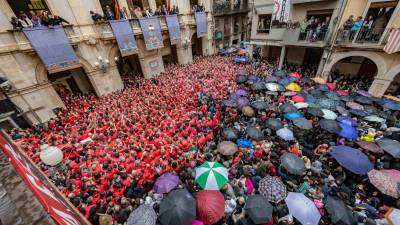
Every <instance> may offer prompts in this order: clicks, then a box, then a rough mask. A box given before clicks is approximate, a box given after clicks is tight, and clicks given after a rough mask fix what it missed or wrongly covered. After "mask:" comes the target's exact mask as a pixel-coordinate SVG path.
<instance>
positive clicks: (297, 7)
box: [250, 0, 400, 96]
mask: <svg viewBox="0 0 400 225" xmlns="http://www.w3.org/2000/svg"><path fill="white" fill-rule="evenodd" d="M276 3H279V4H280V5H284V6H286V8H285V10H284V11H285V13H284V14H285V16H286V17H283V19H282V18H281V17H280V15H281V14H280V13H281V11H277V8H279V7H277V5H276ZM399 10H400V4H399V1H398V0H390V1H386V0H385V1H381V0H330V1H328V0H318V1H315V0H312V1H311V0H308V1H307V0H279V1H272V0H266V1H255V4H254V8H253V11H252V15H253V18H252V29H251V38H250V39H251V43H253V44H255V45H259V46H260V49H261V50H260V55H261V57H263V58H268V59H270V60H271V61H274V62H276V63H277V64H278V65H279V67H282V64H283V63H288V64H295V65H311V66H314V67H315V68H316V71H317V72H316V75H317V76H321V77H324V78H328V77H329V75H330V74H331V73H337V74H340V75H345V76H349V77H353V78H355V79H371V80H373V82H372V85H371V86H370V88H369V92H370V93H372V94H373V95H375V96H382V95H384V94H385V93H386V92H387V91H388V92H390V91H391V90H393V89H396V88H398V86H399V85H398V84H399V83H400V75H399V74H400V67H399V65H398V64H399V63H400V53H399V52H397V53H392V54H387V53H386V52H384V51H383V48H384V46H385V44H386V43H387V40H388V37H389V35H390V33H391V31H392V30H393V29H396V28H400V13H399ZM350 16H353V18H354V20H357V17H361V19H362V20H363V22H364V26H362V27H361V28H360V29H358V30H357V31H356V32H351V29H349V28H345V27H344V25H345V23H346V21H347V20H348V19H349V17H350ZM317 19H318V22H319V23H320V24H321V27H316V28H315V30H316V32H314V33H313V32H310V30H309V28H306V27H305V26H303V27H302V25H304V24H302V21H303V23H304V22H306V23H307V22H309V21H310V20H314V21H315V20H317ZM391 85H392V87H390V86H391Z"/></svg>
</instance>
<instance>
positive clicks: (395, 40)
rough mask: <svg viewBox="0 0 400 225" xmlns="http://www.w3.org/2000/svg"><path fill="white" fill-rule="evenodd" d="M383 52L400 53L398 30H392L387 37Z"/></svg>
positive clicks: (399, 34)
mask: <svg viewBox="0 0 400 225" xmlns="http://www.w3.org/2000/svg"><path fill="white" fill-rule="evenodd" d="M383 50H384V51H385V52H386V53H388V54H392V53H395V52H398V51H400V29H399V28H397V29H392V31H391V32H390V35H389V39H388V41H387V43H386V45H385V47H384V48H383Z"/></svg>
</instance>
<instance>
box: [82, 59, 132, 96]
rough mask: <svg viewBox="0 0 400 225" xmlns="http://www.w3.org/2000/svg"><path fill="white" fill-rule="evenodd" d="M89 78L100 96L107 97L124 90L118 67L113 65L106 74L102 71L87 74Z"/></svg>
mask: <svg viewBox="0 0 400 225" xmlns="http://www.w3.org/2000/svg"><path fill="white" fill-rule="evenodd" d="M87 76H88V77H89V80H90V83H91V84H92V86H93V88H94V91H95V92H96V94H97V95H98V96H102V95H106V94H109V93H111V92H114V91H118V90H122V89H123V88H124V84H123V83H122V79H121V76H120V75H119V72H118V68H117V66H116V65H111V66H110V67H109V68H108V69H107V71H106V72H105V73H103V71H101V70H100V69H99V70H94V71H90V72H87Z"/></svg>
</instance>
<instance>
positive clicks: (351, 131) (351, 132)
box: [337, 123, 358, 139]
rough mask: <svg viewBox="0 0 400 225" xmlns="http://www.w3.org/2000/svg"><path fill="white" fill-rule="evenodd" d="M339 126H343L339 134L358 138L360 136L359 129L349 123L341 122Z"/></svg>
mask: <svg viewBox="0 0 400 225" xmlns="http://www.w3.org/2000/svg"><path fill="white" fill-rule="evenodd" d="M339 126H340V127H341V128H342V130H341V131H339V132H338V133H337V134H338V135H339V136H341V137H345V138H349V139H356V138H357V137H358V132H357V130H356V129H355V128H354V127H352V126H350V125H349V124H347V123H339Z"/></svg>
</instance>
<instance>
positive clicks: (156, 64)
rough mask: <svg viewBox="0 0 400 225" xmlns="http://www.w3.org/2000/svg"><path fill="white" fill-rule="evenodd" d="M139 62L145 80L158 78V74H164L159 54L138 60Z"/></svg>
mask: <svg viewBox="0 0 400 225" xmlns="http://www.w3.org/2000/svg"><path fill="white" fill-rule="evenodd" d="M139 61H140V66H141V67H142V71H143V76H144V77H145V78H147V79H150V78H153V77H155V76H158V75H159V74H160V73H162V72H164V63H163V61H162V56H161V54H157V55H152V56H146V57H144V58H140V59H139Z"/></svg>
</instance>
